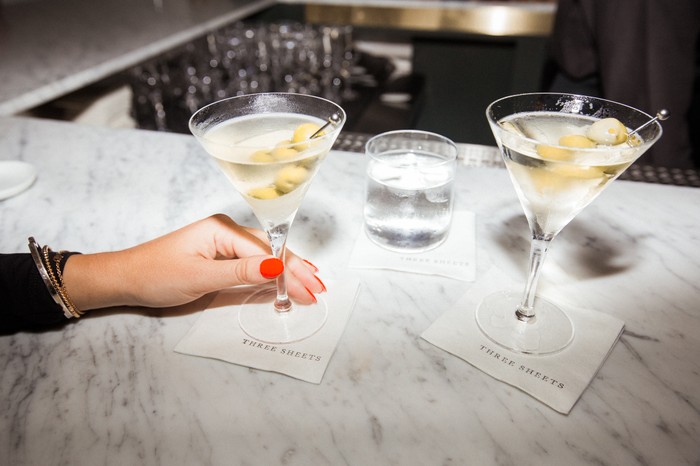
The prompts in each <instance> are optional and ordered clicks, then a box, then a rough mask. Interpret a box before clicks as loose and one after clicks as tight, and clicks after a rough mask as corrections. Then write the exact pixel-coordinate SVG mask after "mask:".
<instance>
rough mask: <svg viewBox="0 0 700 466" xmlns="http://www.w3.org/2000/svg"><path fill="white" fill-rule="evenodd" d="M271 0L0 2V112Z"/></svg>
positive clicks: (123, 65) (89, 80)
mask: <svg viewBox="0 0 700 466" xmlns="http://www.w3.org/2000/svg"><path fill="white" fill-rule="evenodd" d="M276 3H277V2H276V1H275V0H201V1H197V0H99V2H94V1H91V0H32V1H26V2H18V3H12V4H8V5H0V63H2V66H0V82H2V86H0V115H13V114H16V113H19V112H22V111H25V110H28V109H30V108H33V107H35V106H37V105H40V104H43V103H46V102H48V101H50V100H53V99H55V98H57V97H60V96H62V95H65V94H67V93H69V92H72V91H75V90H77V89H80V88H82V87H84V86H87V85H89V84H93V83H95V82H98V81H100V80H102V79H104V78H107V77H109V76H111V75H113V74H115V73H118V72H120V71H123V70H126V69H128V68H130V67H132V66H134V65H136V64H137V63H139V62H141V61H143V60H146V59H148V58H152V57H154V56H156V55H158V54H160V53H163V52H165V51H167V50H170V49H172V48H174V47H177V46H179V45H182V44H184V43H186V42H188V41H190V40H192V39H193V38H195V37H198V36H201V35H203V34H205V33H207V32H209V31H211V30H214V29H217V28H219V27H221V26H223V25H225V24H228V23H230V22H233V21H235V20H237V19H241V18H245V17H247V16H249V15H251V14H253V13H257V12H258V11H260V10H263V9H265V8H267V7H269V6H272V5H274V4H276Z"/></svg>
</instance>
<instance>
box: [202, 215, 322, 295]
mask: <svg viewBox="0 0 700 466" xmlns="http://www.w3.org/2000/svg"><path fill="white" fill-rule="evenodd" d="M204 222H208V223H209V225H208V226H209V227H210V228H212V233H213V234H214V243H215V251H216V252H215V254H214V255H213V256H212V257H217V258H229V259H233V260H223V261H221V260H220V261H216V262H220V263H228V262H230V264H229V265H222V264H217V265H219V266H220V267H221V269H224V270H221V272H220V273H221V274H222V275H219V276H211V275H210V278H209V279H210V280H212V282H211V283H212V284H215V285H216V286H217V287H219V288H218V289H220V288H224V287H230V286H236V285H242V284H253V285H254V284H260V283H264V282H266V281H270V280H273V279H274V277H276V276H277V275H278V274H279V273H281V271H279V272H277V273H276V270H277V269H275V270H272V271H270V270H262V271H261V269H260V267H261V266H263V264H264V261H265V259H270V258H271V256H270V245H269V242H268V239H267V235H266V234H265V233H264V232H263V231H262V230H260V229H256V228H249V227H245V226H241V225H239V224H237V223H235V222H234V221H233V220H231V219H230V218H229V217H227V216H226V215H222V214H219V215H214V216H212V217H209V218H208V219H205V220H204ZM267 264H268V265H271V264H273V263H272V262H267ZM280 264H281V262H280ZM276 266H277V267H279V265H276ZM227 268H228V270H226V269H227ZM284 268H285V269H286V279H287V280H286V283H287V294H288V295H289V296H290V298H291V299H292V300H293V301H296V302H298V303H300V304H311V303H313V302H315V301H316V297H315V296H314V295H315V294H318V293H322V292H324V291H326V287H325V285H324V284H323V282H322V281H321V280H320V279H319V278H318V277H317V276H316V275H315V273H316V272H317V271H318V269H317V268H316V267H315V266H314V265H313V264H311V263H310V262H308V261H306V260H304V259H301V258H300V257H299V256H297V255H296V254H294V253H293V252H292V251H290V250H289V249H287V251H286V253H285V264H284ZM217 269H218V267H217Z"/></svg>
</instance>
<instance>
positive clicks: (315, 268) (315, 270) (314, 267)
mask: <svg viewBox="0 0 700 466" xmlns="http://www.w3.org/2000/svg"><path fill="white" fill-rule="evenodd" d="M302 260H303V261H304V262H306V263H307V264H309V265H310V266H311V268H312V269H314V272H318V267H316V266H315V265H314V264H312V263H311V262H309V261H307V260H306V259H302Z"/></svg>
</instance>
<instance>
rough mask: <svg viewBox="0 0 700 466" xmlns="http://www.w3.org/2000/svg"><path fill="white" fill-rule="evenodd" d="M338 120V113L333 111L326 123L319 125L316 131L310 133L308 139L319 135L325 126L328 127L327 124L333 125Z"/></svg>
mask: <svg viewBox="0 0 700 466" xmlns="http://www.w3.org/2000/svg"><path fill="white" fill-rule="evenodd" d="M339 121H340V115H338V114H337V113H334V114H333V115H331V116H330V118H328V121H327V122H326V124H325V125H323V126H321V127H320V128H319V129H318V131H316V132H315V133H314V134H312V135H311V137H310V138H309V139H313V138H315V137H318V136H320V135H321V132H322V131H323V130H324V129H326V128H327V127H328V125H335V124H336V123H338V122H339Z"/></svg>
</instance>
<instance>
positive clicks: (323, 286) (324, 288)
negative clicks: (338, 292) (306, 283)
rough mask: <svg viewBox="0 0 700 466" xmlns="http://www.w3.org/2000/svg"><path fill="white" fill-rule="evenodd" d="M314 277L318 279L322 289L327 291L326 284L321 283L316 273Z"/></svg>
mask: <svg viewBox="0 0 700 466" xmlns="http://www.w3.org/2000/svg"><path fill="white" fill-rule="evenodd" d="M314 278H315V279H316V280H318V282H319V283H320V284H321V288H323V291H328V290H327V289H326V285H324V284H323V282H322V281H321V279H320V278H318V277H317V276H316V275H314Z"/></svg>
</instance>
